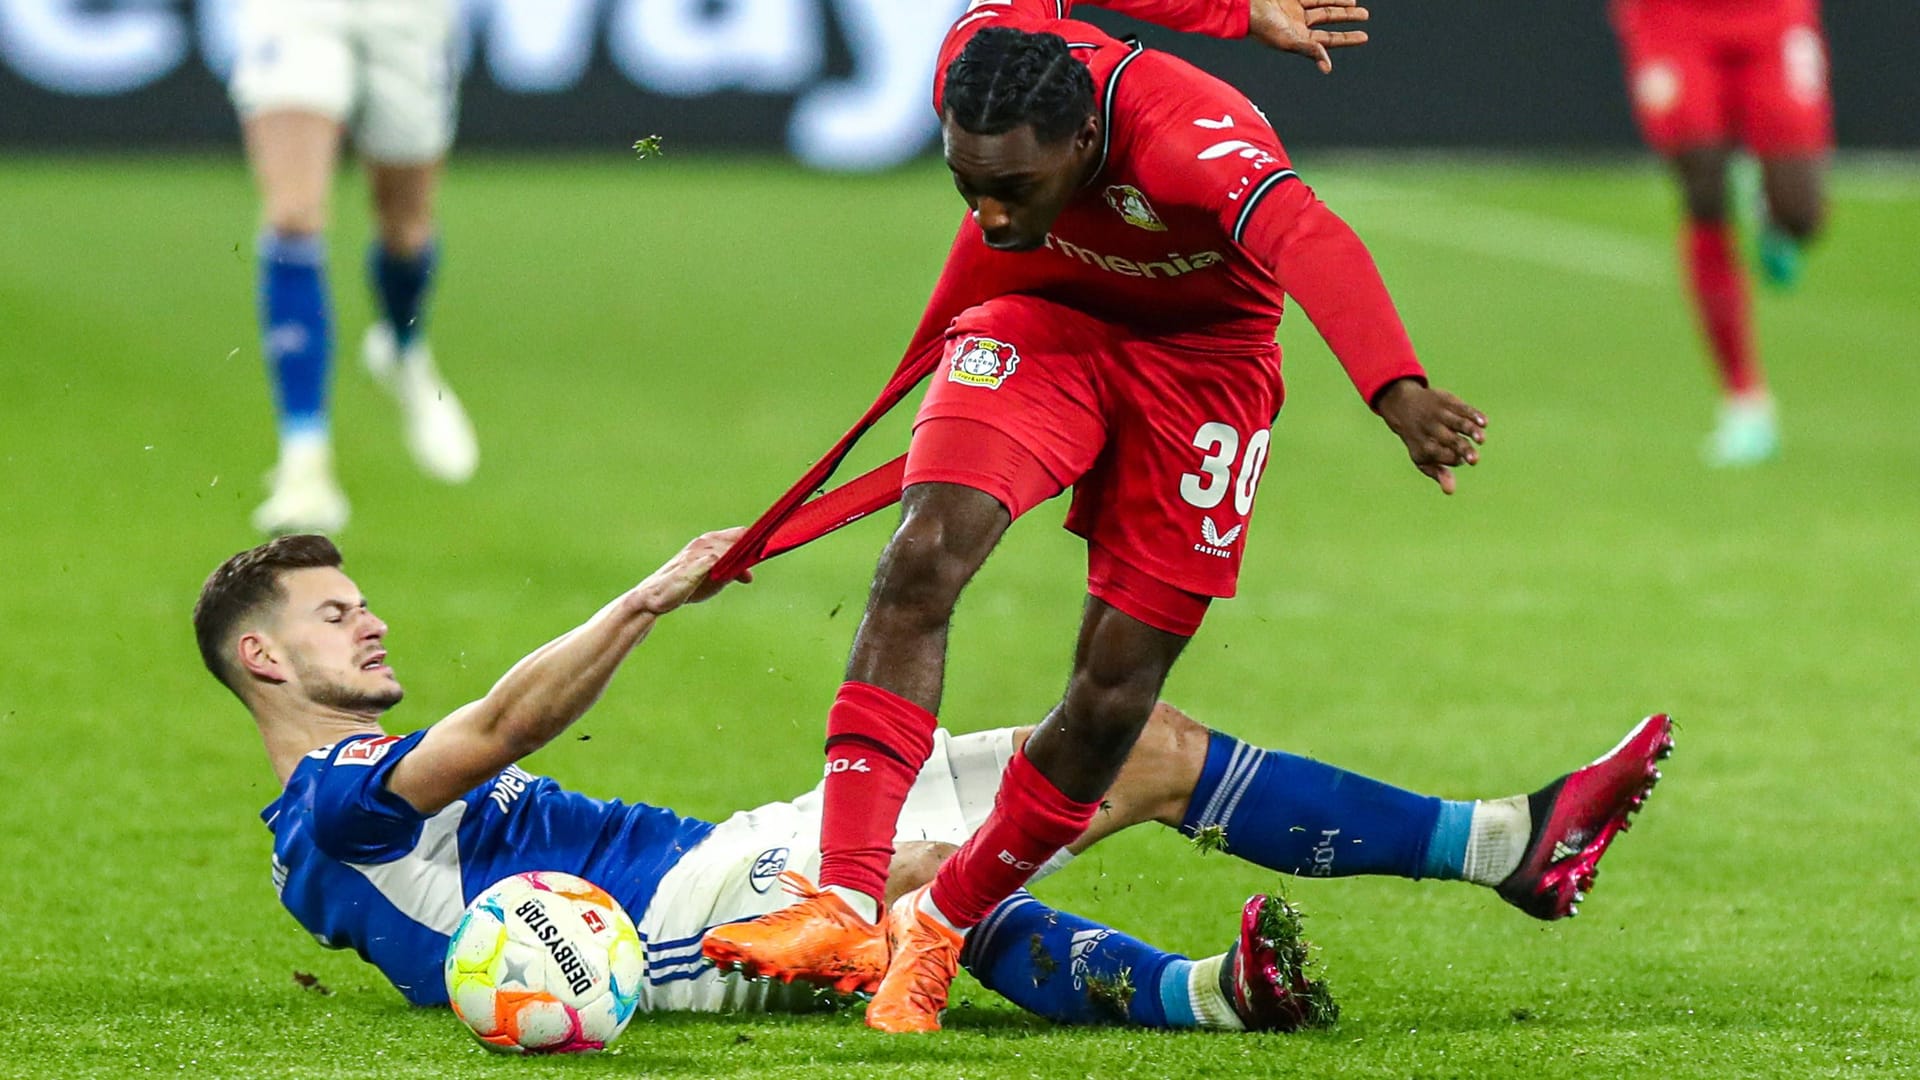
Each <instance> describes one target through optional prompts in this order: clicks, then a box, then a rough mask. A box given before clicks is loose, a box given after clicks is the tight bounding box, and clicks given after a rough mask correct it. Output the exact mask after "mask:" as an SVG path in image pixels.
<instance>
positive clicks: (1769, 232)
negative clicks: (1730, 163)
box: [1759, 157, 1827, 290]
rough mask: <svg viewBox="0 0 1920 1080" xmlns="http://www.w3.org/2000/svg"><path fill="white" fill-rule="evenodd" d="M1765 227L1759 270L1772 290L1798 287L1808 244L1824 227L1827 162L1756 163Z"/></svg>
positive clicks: (1791, 159) (1776, 160)
mask: <svg viewBox="0 0 1920 1080" xmlns="http://www.w3.org/2000/svg"><path fill="white" fill-rule="evenodd" d="M1760 176H1761V182H1762V186H1763V188H1764V190H1765V193H1766V203H1767V223H1766V226H1765V227H1764V228H1763V229H1762V230H1761V232H1760V241H1759V257H1760V272H1761V275H1762V277H1763V278H1764V279H1765V280H1766V281H1767V283H1768V284H1770V285H1772V286H1774V287H1775V288H1777V289H1782V290H1786V289H1792V288H1793V287H1794V286H1796V285H1798V284H1799V283H1800V276H1801V273H1802V270H1803V268H1804V263H1805V253H1806V248H1807V245H1809V244H1811V243H1812V242H1813V241H1814V240H1815V239H1816V238H1817V237H1818V236H1819V234H1820V230H1821V228H1822V227H1823V226H1824V225H1825V224H1826V216H1827V206H1826V203H1827V197H1826V159H1825V158H1824V157H1776V158H1768V159H1766V160H1763V161H1762V162H1761V163H1760Z"/></svg>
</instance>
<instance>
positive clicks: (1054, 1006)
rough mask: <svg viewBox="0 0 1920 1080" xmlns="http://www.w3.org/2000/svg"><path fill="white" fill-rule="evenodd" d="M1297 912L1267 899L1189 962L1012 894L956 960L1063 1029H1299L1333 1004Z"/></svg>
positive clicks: (1319, 1019) (1327, 1016) (1331, 1010)
mask: <svg viewBox="0 0 1920 1080" xmlns="http://www.w3.org/2000/svg"><path fill="white" fill-rule="evenodd" d="M1300 929H1301V927H1300V916H1299V912H1298V911H1296V910H1295V909H1294V908H1293V907H1291V906H1290V905H1288V904H1287V902H1286V901H1285V900H1282V899H1280V898H1278V897H1273V896H1268V895H1265V894H1262V895H1259V896H1255V897H1253V898H1252V899H1250V900H1248V901H1247V903H1246V905H1245V906H1244V907H1243V908H1242V910H1241V916H1240V928H1239V937H1238V939H1237V940H1235V941H1234V943H1233V945H1232V947H1230V948H1229V949H1228V950H1227V951H1226V952H1223V953H1218V954H1216V955H1213V956H1210V957H1207V958H1206V959H1204V960H1190V959H1188V958H1187V957H1184V956H1181V955H1178V954H1177V953H1170V952H1166V951H1164V950H1161V949H1157V948H1155V947H1153V946H1152V945H1149V944H1147V943H1146V942H1144V941H1141V940H1140V939H1138V938H1135V937H1131V936H1129V935H1126V934H1123V933H1121V932H1120V931H1118V930H1114V929H1112V928H1110V927H1107V926H1104V925H1102V924H1100V923H1097V922H1094V921H1093V920H1091V919H1086V918H1082V917H1081V916H1078V915H1075V914H1073V913H1071V912H1066V911H1057V910H1055V909H1053V908H1050V907H1048V906H1046V905H1045V904H1043V903H1041V902H1040V901H1038V900H1035V899H1034V898H1033V896H1032V895H1031V894H1029V893H1027V892H1024V891H1023V892H1018V893H1015V894H1014V895H1013V896H1012V897H1010V898H1008V899H1007V900H1006V901H1005V902H1003V903H1002V904H1001V905H1000V906H999V907H997V908H995V909H994V910H993V913H992V914H990V915H988V916H987V918H986V921H984V922H982V923H981V924H980V926H979V927H978V928H976V929H975V930H974V932H973V933H971V934H969V935H968V937H967V944H966V948H965V949H964V950H963V951H962V953H961V963H962V964H964V965H965V966H966V969H967V970H968V971H969V972H971V973H972V974H973V976H974V978H976V979H979V980H980V983H981V985H983V986H985V987H986V988H987V989H989V990H992V991H994V992H995V993H998V994H999V995H1001V996H1002V997H1005V998H1006V999H1008V1000H1009V1001H1012V1002H1013V1003H1014V1004H1016V1005H1019V1006H1020V1007H1021V1008H1023V1009H1026V1010H1027V1011H1028V1012H1032V1013H1036V1014H1038V1015H1040V1016H1044V1017H1046V1018H1048V1019H1049V1020H1054V1021H1056V1022H1059V1023H1063V1024H1113V1023H1124V1024H1135V1025H1138V1026H1141V1027H1150V1028H1212V1029H1215V1030H1221V1031H1248V1030H1251V1031H1294V1030H1297V1029H1299V1028H1302V1027H1324V1026H1326V1025H1327V1024H1330V1023H1332V1022H1333V1021H1334V1019H1335V1018H1336V1017H1338V1015H1339V1008H1338V1007H1337V1006H1336V1005H1335V1004H1334V1003H1333V998H1332V995H1331V994H1330V993H1328V991H1327V987H1326V984H1325V983H1324V982H1322V981H1321V980H1318V979H1314V978H1310V977H1309V976H1308V974H1307V966H1308V950H1309V948H1310V947H1309V946H1308V944H1307V942H1306V941H1305V939H1303V938H1302V937H1301V936H1300Z"/></svg>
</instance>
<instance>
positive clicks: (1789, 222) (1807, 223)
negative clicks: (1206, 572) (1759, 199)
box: [1769, 199, 1826, 244]
mask: <svg viewBox="0 0 1920 1080" xmlns="http://www.w3.org/2000/svg"><path fill="white" fill-rule="evenodd" d="M1769 216H1770V217H1772V218H1773V223H1774V225H1775V226H1776V227H1778V228H1779V230H1780V231H1781V232H1783V233H1786V234H1787V235H1788V236H1791V237H1793V238H1794V239H1795V240H1798V241H1800V242H1801V243H1803V244H1804V243H1806V242H1808V241H1810V240H1813V239H1815V238H1816V237H1818V236H1819V235H1820V230H1821V229H1822V228H1823V227H1824V226H1825V225H1826V212H1825V208H1824V207H1822V206H1821V205H1820V203H1819V202H1818V201H1817V200H1811V199H1808V200H1800V199H1794V200H1787V201H1785V202H1784V203H1781V204H1777V205H1775V206H1772V207H1770V208H1769Z"/></svg>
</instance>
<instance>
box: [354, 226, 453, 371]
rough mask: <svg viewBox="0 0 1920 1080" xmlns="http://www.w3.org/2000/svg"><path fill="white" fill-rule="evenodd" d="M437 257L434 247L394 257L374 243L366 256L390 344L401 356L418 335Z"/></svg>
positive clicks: (432, 244) (438, 248) (369, 274)
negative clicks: (391, 334) (390, 331)
mask: <svg viewBox="0 0 1920 1080" xmlns="http://www.w3.org/2000/svg"><path fill="white" fill-rule="evenodd" d="M439 255H440V246H439V244H438V243H429V244H428V245H427V246H426V247H424V248H421V249H420V253H419V254H418V255H398V254H395V253H394V252H391V251H388V250H387V248H386V246H385V245H384V244H382V243H380V242H379V241H378V240H376V241H374V243H373V247H372V249H371V250H370V251H368V252H367V277H368V278H369V280H371V281H372V283H373V292H374V297H375V298H376V299H377V300H379V301H380V311H381V313H382V314H384V315H385V316H386V319H387V325H389V326H391V327H393V343H394V345H395V347H396V348H398V349H400V350H401V351H402V352H405V351H406V348H407V346H409V345H411V344H413V342H414V339H415V338H417V337H418V336H419V335H420V330H421V327H422V325H423V323H424V320H425V314H424V310H425V307H426V299H427V289H428V288H430V287H431V286H432V285H433V268H434V265H435V263H437V262H438V261H439Z"/></svg>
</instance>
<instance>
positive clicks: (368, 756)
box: [333, 735, 400, 765]
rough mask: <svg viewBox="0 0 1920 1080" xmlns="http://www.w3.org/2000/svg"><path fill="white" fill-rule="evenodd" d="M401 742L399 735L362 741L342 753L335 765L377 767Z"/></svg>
mask: <svg viewBox="0 0 1920 1080" xmlns="http://www.w3.org/2000/svg"><path fill="white" fill-rule="evenodd" d="M399 741H400V736H398V735H384V736H382V737H380V738H378V739H361V740H360V741H359V742H356V743H354V744H352V745H350V746H348V747H347V748H346V749H345V750H342V751H340V756H339V757H337V758H334V759H333V763H334V764H335V765H377V764H379V763H380V759H381V758H383V757H386V756H387V751H389V750H391V749H393V744H394V743H397V742H399Z"/></svg>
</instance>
